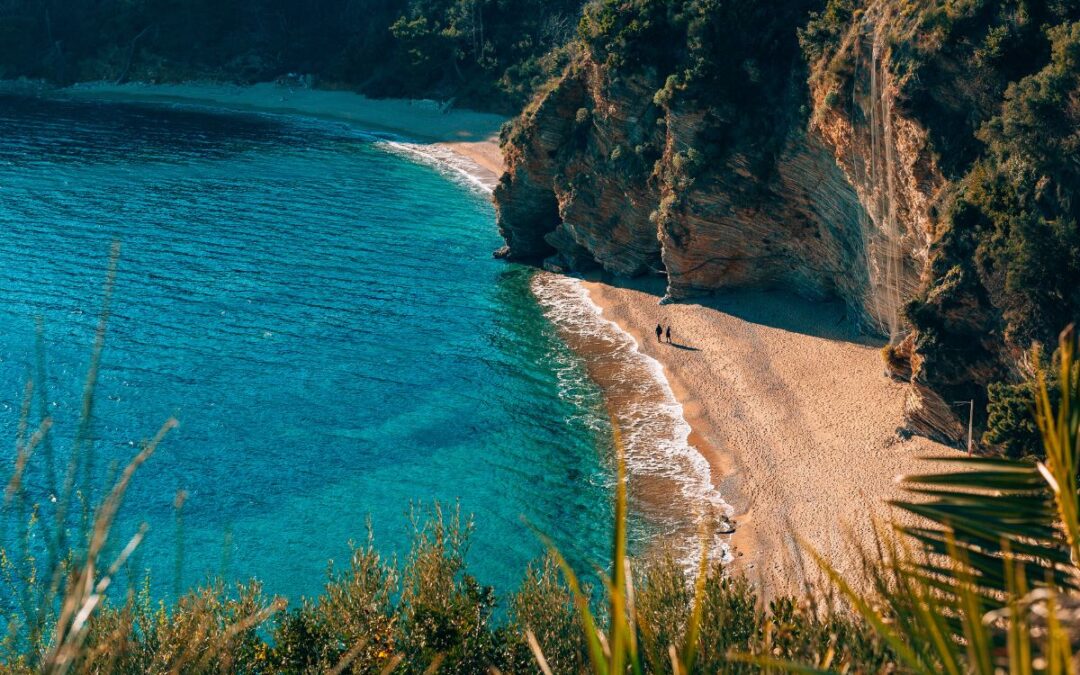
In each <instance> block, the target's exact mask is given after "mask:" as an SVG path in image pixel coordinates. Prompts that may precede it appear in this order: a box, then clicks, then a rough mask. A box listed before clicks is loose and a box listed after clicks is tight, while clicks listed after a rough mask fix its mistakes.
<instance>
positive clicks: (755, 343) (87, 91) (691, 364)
mask: <svg viewBox="0 0 1080 675" xmlns="http://www.w3.org/2000/svg"><path fill="white" fill-rule="evenodd" d="M52 93H54V94H56V95H60V96H65V97H69V98H85V99H92V100H116V101H130V102H148V103H185V104H195V105H207V106H213V107H215V108H221V109H226V110H236V111H252V112H273V113H283V114H301V115H307V116H312V117H317V118H323V119H333V120H340V121H344V122H348V123H352V124H355V125H356V126H357V127H358V128H363V129H367V130H371V131H384V132H388V133H392V134H396V135H400V136H402V137H404V138H406V139H407V141H406V142H403V143H400V144H399V145H401V147H402V149H404V150H407V151H411V152H416V153H420V154H423V155H425V156H426V157H428V158H429V159H432V160H434V161H438V162H441V163H443V164H451V165H453V164H455V163H456V162H463V163H464V166H462V165H458V166H457V168H458V169H459V170H461V171H462V172H463V173H468V174H470V175H471V176H472V177H473V178H474V179H476V181H475V182H479V183H480V184H482V185H484V186H485V187H486V188H488V189H490V187H491V186H493V185H494V183H495V181H497V179H498V177H499V175H501V174H502V172H503V168H504V165H503V160H502V155H501V152H500V150H499V146H498V132H499V128H500V126H501V124H502V123H503V121H504V118H502V117H500V116H497V115H491V114H486V113H478V112H473V111H468V110H458V109H454V110H449V111H444V110H443V109H442V108H441V107H440V106H439V105H438V104H437V103H435V102H433V101H407V100H374V99H368V98H366V97H364V96H361V95H358V94H354V93H350V92H343V91H328V90H318V89H305V88H291V87H287V86H283V85H278V84H259V85H254V86H234V85H226V84H202V83H200V84H184V85H147V84H139V83H131V84H124V85H114V84H108V83H91V84H82V85H77V86H74V87H70V88H66V89H61V90H55V91H53V92H52ZM462 158H464V159H463V160H462ZM584 287H585V289H586V290H587V291H588V294H589V297H590V298H591V300H592V301H593V302H594V303H595V304H596V305H598V306H599V307H600V308H601V310H602V313H603V317H604V318H606V319H609V320H611V321H614V322H615V323H616V324H617V325H618V326H619V327H620V328H622V330H623V331H625V332H626V333H628V334H629V335H630V336H631V337H632V338H633V340H634V341H636V343H637V345H636V348H637V349H638V350H640V352H641V353H643V354H644V355H646V356H648V357H652V358H654V359H656V360H657V361H658V362H659V363H660V364H661V365H662V366H663V371H664V375H665V376H666V378H667V380H668V384H670V388H671V392H672V393H673V394H674V397H675V398H676V399H677V402H678V404H681V409H680V411H679V412H680V413H681V415H682V416H684V417H685V419H686V421H687V422H689V425H690V431H689V434H690V435H689V443H690V445H692V446H693V447H694V448H696V449H697V450H698V451H700V452H701V454H703V455H704V457H705V458H706V459H707V460H708V467H706V468H705V469H704V471H705V472H706V473H708V472H709V471H710V470H711V474H712V475H711V478H712V486H708V485H706V486H705V489H702V488H701V487H700V486H698V485H695V484H694V483H693V480H691V481H690V482H689V483H687V482H686V481H680V480H673V478H672V476H670V475H665V472H666V473H667V474H670V472H671V471H672V470H679V471H682V470H683V469H680V468H678V467H681V466H683V465H685V466H686V467H690V468H689V469H686V471H689V472H692V469H693V468H694V467H695V465H694V464H693V462H692V461H691V459H692V458H690V459H688V458H686V457H682V456H680V455H677V454H676V455H671V456H669V455H664V456H663V457H660V456H659V455H657V456H654V457H652V458H651V460H652V461H649V458H643V461H642V463H643V464H647V465H648V464H652V465H657V463H659V464H658V465H657V466H653V467H652V469H651V471H652V473H651V474H650V475H649V477H648V479H647V481H646V482H647V483H649V484H650V485H651V487H650V488H649V490H648V491H649V492H650V493H651V494H653V495H659V496H661V498H662V499H663V500H666V507H667V509H666V510H672V509H682V510H685V509H686V508H687V507H686V505H685V503H683V502H684V501H686V500H687V499H689V500H691V501H693V500H694V499H695V497H694V495H706V497H707V496H709V494H710V493H711V492H714V491H716V490H718V492H719V495H720V496H721V497H722V499H723V501H724V502H726V503H727V504H728V505H730V506H731V507H733V509H734V514H735V523H736V531H735V534H734V535H733V536H732V538H731V541H730V545H731V547H732V549H733V551H732V554H733V556H734V568H735V570H736V571H739V572H742V573H744V574H745V575H746V576H748V577H749V578H750V579H752V580H755V581H759V582H761V583H762V584H763V585H764V587H765V589H766V594H767V595H772V594H775V593H780V592H796V593H797V592H799V591H800V590H801V588H802V585H803V583H804V582H805V581H807V580H814V579H816V578H817V575H816V573H815V572H814V569H813V565H812V564H804V563H802V560H803V559H804V556H803V555H802V551H803V549H802V547H801V546H800V544H799V543H798V541H797V539H796V534H795V533H797V536H798V537H801V538H802V540H803V541H804V542H805V544H806V545H809V546H812V547H814V548H815V549H816V550H818V551H819V552H821V553H822V554H823V555H824V556H825V557H826V558H827V559H828V560H829V561H830V562H832V564H833V565H834V566H836V567H837V569H838V570H839V571H840V572H841V573H842V574H844V575H845V576H846V577H848V578H850V579H854V578H856V577H857V576H859V575H860V574H861V568H860V565H859V557H858V555H857V548H858V547H859V546H869V545H871V544H872V543H873V524H872V515H871V514H872V513H877V514H879V515H882V516H888V515H890V514H888V513H887V512H886V510H885V507H884V502H885V501H886V500H887V499H890V498H893V497H897V496H899V495H901V494H902V491H901V490H900V489H899V488H898V486H897V484H896V482H895V478H896V477H897V476H898V475H900V474H904V473H913V472H921V471H933V470H940V469H941V466H940V465H929V464H927V463H923V462H920V461H919V460H918V458H919V457H920V456H924V455H931V454H952V453H955V451H954V450H952V449H949V448H946V447H944V446H941V445H939V444H936V443H933V442H931V441H928V440H926V439H922V438H911V439H907V440H904V439H901V437H900V436H899V435H898V434H897V429H898V428H899V427H900V426H901V425H902V410H903V401H904V387H903V386H902V385H900V384H898V383H896V382H893V381H892V380H890V379H889V378H888V377H886V376H885V374H884V372H883V367H882V362H881V355H880V348H881V344H880V343H878V342H875V341H873V340H869V339H867V338H865V337H864V336H860V335H858V334H857V333H856V332H855V331H854V330H853V329H852V328H851V326H850V323H849V322H848V321H846V320H845V317H844V313H843V308H842V307H841V306H839V305H836V304H816V303H811V302H808V301H805V300H802V299H800V298H796V297H794V296H790V295H786V294H783V293H750V292H744V293H733V294H728V295H725V296H722V297H718V298H714V299H708V300H703V301H700V302H687V303H682V304H674V305H665V306H660V305H659V304H658V301H659V298H660V296H661V295H662V293H663V285H662V282H661V281H660V280H659V279H652V280H648V281H642V282H619V284H618V285H612V284H610V283H605V282H600V281H586V282H584ZM571 318H572V319H573V321H572V322H573V323H575V324H576V323H579V322H578V320H577V319H576V318H573V317H571ZM657 323H663V324H664V325H665V326H667V325H669V324H670V325H673V326H674V328H673V338H674V342H675V343H676V344H675V345H669V344H661V343H657V341H656V339H655V336H654V334H653V332H652V331H653V329H654V327H655V326H656V324H657ZM571 342H572V343H573V342H574V340H571ZM576 342H577V343H578V344H577V345H576V347H577V348H578V350H579V351H581V350H584V351H585V352H589V351H590V350H591V351H592V352H594V353H591V354H590V353H583V356H584V357H585V358H586V359H587V360H590V361H591V362H592V363H593V364H594V367H593V372H592V375H593V377H594V379H597V380H598V381H599V382H600V384H601V385H604V386H605V387H606V393H607V395H608V397H609V398H610V399H613V400H615V402H618V400H621V399H625V401H623V403H625V404H626V405H624V406H622V407H623V408H624V409H626V410H628V411H631V412H633V411H639V410H640V408H641V406H640V405H638V404H640V403H641V402H642V401H641V400H640V399H641V397H642V395H643V394H642V391H643V389H642V388H641V387H640V386H636V385H633V384H632V383H626V382H622V381H621V380H619V379H618V378H614V377H612V378H609V379H611V382H604V381H603V380H604V379H605V377H606V376H607V374H610V373H613V372H616V370H618V369H623V368H625V362H621V363H619V364H616V365H612V364H611V363H607V364H605V362H604V355H603V354H600V352H603V351H604V350H607V351H611V349H612V348H611V344H616V345H617V344H618V342H617V341H615V342H611V343H604V342H603V341H602V340H601V341H600V342H597V339H596V337H595V335H591V336H589V339H588V340H584V341H583V340H581V339H578V340H576ZM572 346H574V345H573V344H572ZM632 346H633V345H632ZM598 355H599V356H598ZM641 367H642V366H641V364H638V368H639V369H640V368H641ZM618 372H619V374H620V376H621V373H622V371H621V370H619V371H618ZM649 377H653V375H650V374H649V373H648V372H647V368H646V369H645V370H642V371H641V372H640V373H639V377H638V380H639V382H640V381H641V380H644V379H646V378H649ZM620 387H621V388H622V389H625V390H626V391H621V390H620V389H619V388H620ZM649 396H651V397H652V398H654V399H655V401H652V402H651V405H653V407H654V408H655V407H656V406H660V407H661V408H663V407H664V406H667V408H670V407H671V406H670V405H668V404H667V403H666V402H665V400H664V396H665V394H664V392H663V391H651V392H650V393H649ZM668 396H670V394H668ZM628 414H629V413H628ZM628 419H631V418H629V417H628ZM631 423H632V424H638V425H646V422H645V421H644V419H643V418H642V419H641V420H636V419H632V420H631ZM648 424H650V425H653V424H655V421H653V422H648ZM663 424H665V425H667V426H668V427H671V428H670V429H669V428H667V427H665V428H664V429H661V430H660V434H661V435H667V436H671V435H672V434H673V433H674V434H675V436H676V437H677V436H678V435H679V433H680V432H679V430H678V420H671V419H667V420H666V421H664V422H663ZM646 426H647V425H646ZM673 430H674V431H673ZM675 446H678V443H676V444H675ZM676 449H677V448H676ZM669 450H670V449H669ZM656 452H659V450H657V451H656ZM655 454H656V453H654V455H655ZM661 454H662V453H661ZM672 457H674V458H675V459H674V460H673V459H672ZM698 461H700V460H698ZM679 462H681V463H682V464H679ZM639 480H640V479H639ZM702 480H703V481H704V482H706V483H708V480H707V479H706V478H702ZM714 489H715V490H714ZM672 490H677V491H681V492H682V493H684V494H682V496H681V497H680V498H679V499H675V498H671V497H667V498H664V497H663V495H666V494H667V495H670V494H673V493H672ZM647 501H648V500H647ZM652 501H654V502H655V501H657V500H652ZM698 501H701V500H700V499H698ZM652 506H654V507H656V510H657V511H658V512H663V511H664V510H665V504H659V503H654V504H653V505H652ZM661 515H662V514H661ZM892 515H897V514H892ZM673 527H674V528H676V529H677V527H678V526H673Z"/></svg>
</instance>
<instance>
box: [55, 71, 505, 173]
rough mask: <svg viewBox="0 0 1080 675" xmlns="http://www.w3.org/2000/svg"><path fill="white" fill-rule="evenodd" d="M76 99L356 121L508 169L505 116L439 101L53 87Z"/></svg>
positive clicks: (194, 86) (212, 89) (309, 92)
mask: <svg viewBox="0 0 1080 675" xmlns="http://www.w3.org/2000/svg"><path fill="white" fill-rule="evenodd" d="M50 93H52V94H54V95H59V96H64V97H67V98H74V99H80V98H81V99H89V100H99V101H110V100H111V101H126V102H146V103H183V104H188V105H206V106H213V107H215V108H220V109H224V110H234V111H244V112H270V113H281V114H297V115H305V116H309V117H316V118H322V119H332V120H339V121H343V122H349V123H351V124H355V125H356V126H357V127H359V128H362V129H365V130H368V131H376V132H379V131H382V132H387V133H391V134H397V135H401V136H403V137H406V138H407V139H408V140H409V141H412V142H414V143H416V144H432V145H434V146H438V147H441V148H443V149H445V150H448V151H450V152H453V153H454V154H455V155H459V156H461V157H464V158H466V159H467V160H469V161H470V162H472V163H474V164H475V165H476V167H470V169H471V170H473V171H475V170H476V169H477V168H478V169H479V173H481V174H483V175H482V176H481V178H483V180H484V182H485V183H494V181H495V180H497V179H498V177H499V176H500V175H501V174H502V172H503V161H502V153H501V152H500V151H499V128H500V127H501V126H502V123H503V122H504V121H505V118H504V117H502V116H500V115H493V114H489V113H481V112H476V111H472V110H463V109H459V108H452V109H449V110H444V109H443V108H442V106H441V105H440V104H439V103H438V102H436V101H428V100H405V99H371V98H367V97H366V96H362V95H360V94H355V93H352V92H349V91H338V90H326V89H309V88H304V87H290V86H286V85H281V84H274V83H262V84H255V85H250V86H240V85H230V84H218V83H190V84H143V83H138V82H132V83H127V84H112V83H107V82H91V83H83V84H78V85H74V86H72V87H67V88H64V89H59V90H53V91H52V92H50Z"/></svg>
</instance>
